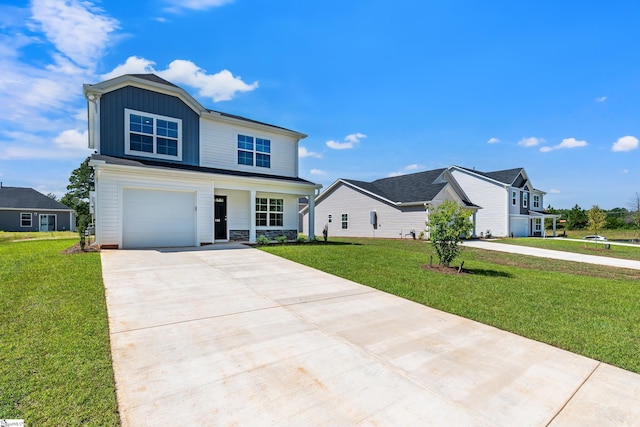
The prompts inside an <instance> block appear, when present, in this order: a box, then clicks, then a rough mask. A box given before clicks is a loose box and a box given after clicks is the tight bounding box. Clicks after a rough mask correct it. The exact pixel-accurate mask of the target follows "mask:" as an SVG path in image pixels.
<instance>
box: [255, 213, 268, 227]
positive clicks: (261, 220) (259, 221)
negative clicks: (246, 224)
mask: <svg viewBox="0 0 640 427" xmlns="http://www.w3.org/2000/svg"><path fill="white" fill-rule="evenodd" d="M256 225H258V226H264V227H266V226H267V213H266V212H257V213H256Z"/></svg>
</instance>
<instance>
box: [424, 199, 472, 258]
mask: <svg viewBox="0 0 640 427" xmlns="http://www.w3.org/2000/svg"><path fill="white" fill-rule="evenodd" d="M470 216H471V212H470V211H469V210H467V209H463V208H462V207H460V206H459V205H458V204H457V203H456V202H453V201H451V200H445V201H444V202H442V204H441V205H440V206H438V207H437V208H436V209H434V210H433V212H431V214H430V215H429V220H428V221H427V226H428V227H429V231H430V232H431V243H432V244H433V247H434V249H435V251H436V255H437V256H438V260H439V261H440V264H442V265H444V266H447V267H449V264H450V263H451V261H453V260H454V258H455V257H457V256H458V254H459V253H460V248H459V247H458V245H459V244H460V241H461V239H460V236H466V235H467V234H469V232H471V230H472V229H473V224H472V223H471V221H469V217H470Z"/></svg>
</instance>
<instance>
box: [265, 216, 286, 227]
mask: <svg viewBox="0 0 640 427" xmlns="http://www.w3.org/2000/svg"><path fill="white" fill-rule="evenodd" d="M283 224H284V221H283V215H282V214H281V213H270V214H269V225H270V226H271V227H282V225H283Z"/></svg>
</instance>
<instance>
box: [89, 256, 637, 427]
mask: <svg viewBox="0 0 640 427" xmlns="http://www.w3.org/2000/svg"><path fill="white" fill-rule="evenodd" d="M101 257H102V266H103V267H102V268H103V276H104V283H105V287H106V295H107V306H108V312H109V325H110V334H111V347H112V354H113V361H114V370H115V378H116V385H117V393H118V402H119V410H120V414H121V417H122V422H123V425H124V426H158V425H174V424H178V425H189V426H190V425H194V426H196V425H197V426H349V425H363V426H413V425H416V426H424V425H447V426H453V425H455V426H459V425H460V426H465V425H467V426H514V425H518V426H520V425H529V426H546V425H553V426H570V425H575V426H586V425H593V426H602V425H634V424H635V425H639V423H640V405H638V402H639V401H640V375H636V374H634V373H631V372H628V371H624V370H622V369H618V368H615V367H612V366H610V365H606V364H603V363H600V362H597V361H595V360H592V359H588V358H586V357H582V356H578V355H576V354H572V353H569V352H566V351H562V350H559V349H557V348H554V347H551V346H548V345H545V344H541V343H538V342H535V341H532V340H529V339H525V338H522V337H520V336H517V335H514V334H511V333H508V332H504V331H501V330H498V329H495V328H492V327H489V326H486V325H482V324H480V323H476V322H473V321H470V320H467V319H463V318H460V317H457V316H454V315H451V314H447V313H443V312H440V311H437V310H434V309H431V308H428V307H425V306H422V305H419V304H416V303H413V302H410V301H407V300H404V299H402V298H398V297H395V296H392V295H389V294H386V293H383V292H380V291H377V290H374V289H371V288H368V287H365V286H362V285H359V284H356V283H353V282H350V281H347V280H344V279H340V278H338V277H335V276H331V275H329V274H325V273H323V272H320V271H317V270H314V269H311V268H308V267H305V266H302V265H299V264H296V263H293V262H290V261H287V260H284V259H281V258H278V257H275V256H273V255H270V254H267V253H264V252H262V251H259V250H256V249H251V248H246V247H244V246H240V245H237V246H233V245H226V246H219V245H216V246H215V247H207V248H204V249H202V248H200V249H193V250H175V251H172V250H138V251H134V250H130V251H124V250H121V251H103V252H102V253H101Z"/></svg>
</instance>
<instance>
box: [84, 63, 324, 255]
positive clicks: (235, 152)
mask: <svg viewBox="0 0 640 427" xmlns="http://www.w3.org/2000/svg"><path fill="white" fill-rule="evenodd" d="M84 94H85V97H86V99H87V101H88V110H89V148H92V149H94V150H95V152H96V154H94V155H93V156H92V157H91V161H90V163H89V164H90V165H91V166H92V167H93V168H94V170H95V194H93V195H92V203H91V204H92V208H93V213H94V218H95V233H96V243H97V244H98V245H99V246H101V247H107V248H139V247H171V246H198V245H204V244H210V243H214V242H227V241H249V242H254V241H255V240H256V237H257V236H260V235H265V236H267V237H269V238H271V239H273V238H275V237H277V236H280V235H285V236H287V237H288V238H289V239H296V238H297V236H298V232H299V226H298V199H299V198H300V197H312V196H313V195H314V194H315V192H316V190H318V189H319V188H320V187H321V186H319V185H316V184H314V183H312V182H309V181H306V180H304V179H301V178H300V177H299V176H298V142H299V140H300V139H302V138H305V137H306V135H304V134H302V133H299V132H295V131H292V130H288V129H285V128H282V127H279V126H274V125H269V124H266V123H261V122H258V121H255V120H250V119H246V118H244V117H240V116H236V115H232V114H226V113H222V112H218V111H213V110H208V109H206V108H204V107H203V106H202V105H200V103H199V102H198V101H196V100H195V99H194V98H193V97H192V96H191V95H189V94H188V93H187V92H185V91H184V90H183V89H182V88H180V87H178V86H176V85H174V84H172V83H170V82H168V81H166V80H163V79H162V78H160V77H158V76H156V75H154V74H135V75H123V76H120V77H117V78H114V79H111V80H107V81H105V82H102V83H98V84H87V85H84ZM311 208H312V209H311V212H312V215H311V218H313V206H311ZM310 221H311V227H312V228H313V221H312V219H310Z"/></svg>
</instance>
